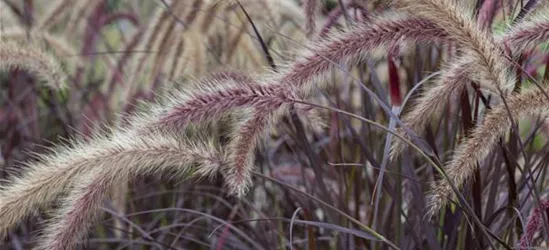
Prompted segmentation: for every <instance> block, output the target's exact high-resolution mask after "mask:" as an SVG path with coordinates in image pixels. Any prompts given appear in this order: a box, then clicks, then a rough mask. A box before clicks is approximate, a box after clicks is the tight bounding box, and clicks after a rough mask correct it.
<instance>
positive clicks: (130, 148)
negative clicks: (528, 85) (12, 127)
mask: <svg viewBox="0 0 549 250" xmlns="http://www.w3.org/2000/svg"><path fill="white" fill-rule="evenodd" d="M162 133H163V134H161V135H160V134H155V133H150V134H149V136H136V135H135V131H132V130H122V129H118V130H111V131H103V132H99V133H98V135H96V136H94V137H93V138H91V139H88V140H86V141H84V140H80V139H73V140H71V142H70V143H67V144H66V145H60V146H58V147H56V148H53V149H51V153H50V154H45V155H40V156H39V160H38V161H37V162H35V163H27V166H26V168H24V169H22V170H21V171H22V174H20V175H19V176H17V177H14V178H12V179H11V180H9V181H8V182H7V183H6V184H5V185H3V186H2V187H1V189H0V221H1V222H2V223H0V236H5V234H6V233H7V231H8V230H9V229H10V228H11V227H13V226H15V224H16V223H18V222H19V221H21V220H23V219H24V218H25V217H27V216H29V215H31V214H33V213H35V212H36V211H38V210H39V209H40V208H48V207H49V206H51V204H52V203H53V202H54V201H55V200H56V199H57V198H58V197H59V196H60V195H61V194H64V193H65V192H66V191H67V190H69V189H70V188H71V187H72V184H73V181H74V180H75V179H76V178H78V177H79V176H81V175H83V174H85V173H86V172H88V171H90V170H92V169H96V168H109V167H110V166H111V165H110V164H111V163H116V164H121V165H125V166H128V167H131V166H134V165H135V166H137V167H142V166H143V165H147V164H151V165H154V166H157V165H160V166H161V167H162V166H163V165H162V164H168V163H169V164H172V163H173V162H172V161H166V159H163V158H162V157H164V156H163V152H164V151H166V152H167V153H169V155H168V156H169V157H172V158H169V159H174V157H175V156H174V155H177V154H180V155H186V154H189V151H188V150H187V149H185V150H184V151H185V152H180V151H178V150H179V148H181V147H182V146H181V145H180V144H177V143H182V141H185V142H186V140H183V138H184V135H183V133H182V131H180V130H178V131H171V132H169V131H163V132H162ZM198 141H200V140H198ZM170 143H171V144H170ZM197 143H198V142H197ZM170 145H172V146H174V147H175V146H178V145H179V146H178V147H179V148H178V147H175V148H171V147H169V146H170ZM184 145H190V144H188V143H187V144H184ZM212 147H213V146H212ZM196 148H197V149H204V148H206V147H205V146H200V147H199V146H197V147H196ZM163 150H164V151H163ZM190 152H193V153H196V154H197V151H196V150H195V149H193V150H192V151H190ZM143 157H145V158H143ZM147 157H148V158H147ZM166 157H167V156H166ZM135 159H138V160H139V161H136V160H135ZM181 159H184V158H181ZM140 161H142V162H140ZM185 164H186V163H185Z"/></svg>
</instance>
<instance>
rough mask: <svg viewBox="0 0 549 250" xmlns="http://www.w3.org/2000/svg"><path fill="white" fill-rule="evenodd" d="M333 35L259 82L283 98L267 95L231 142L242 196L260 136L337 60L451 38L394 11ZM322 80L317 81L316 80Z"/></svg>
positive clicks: (232, 171)
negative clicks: (407, 44)
mask: <svg viewBox="0 0 549 250" xmlns="http://www.w3.org/2000/svg"><path fill="white" fill-rule="evenodd" d="M329 37H330V38H329V39H326V40H322V41H321V42H316V43H315V42H312V43H311V45H310V46H307V47H306V49H304V50H302V51H301V53H298V58H297V59H296V60H295V61H294V62H293V63H291V64H290V65H288V66H286V67H285V68H283V69H282V70H280V71H278V72H273V73H272V74H271V75H270V76H267V77H264V78H263V79H262V80H257V81H258V82H263V83H264V85H265V86H269V88H272V86H277V88H278V89H280V91H279V93H278V95H279V96H280V98H270V99H269V100H265V99H262V100H261V101H258V103H257V104H256V105H253V107H254V108H253V109H252V111H251V114H250V116H249V118H248V119H247V120H246V121H245V122H244V123H243V124H242V125H241V127H240V128H238V130H237V132H236V133H235V135H234V136H233V140H232V141H231V144H230V145H229V150H228V154H229V162H230V164H229V165H230V166H231V167H230V168H228V170H229V171H226V172H225V178H226V181H227V182H228V183H230V185H229V186H230V187H231V191H232V193H234V194H237V195H239V196H242V195H243V194H244V193H245V192H246V190H247V186H248V185H249V183H250V181H249V178H248V176H250V175H251V173H250V171H251V170H252V169H253V154H254V152H255V147H256V145H257V142H258V140H259V139H260V138H261V136H262V135H264V134H265V131H266V130H267V129H268V128H270V127H271V124H272V123H274V122H277V121H280V120H281V119H282V117H283V116H285V115H287V114H288V112H289V108H290V107H291V105H289V104H292V103H294V102H295V100H305V99H307V98H309V97H310V96H311V95H312V94H313V93H315V92H316V88H315V83H317V82H318V83H319V84H318V85H317V87H318V89H326V88H327V87H328V86H327V81H323V80H320V79H322V78H323V77H324V76H325V75H326V74H328V73H330V72H332V70H333V71H336V72H337V71H338V70H336V67H337V66H335V65H334V64H336V65H344V66H347V67H349V66H352V65H356V63H358V62H359V61H361V59H362V58H363V57H364V56H365V55H367V54H368V53H369V52H372V51H373V50H375V49H378V48H381V47H383V46H388V45H394V44H402V43H405V42H425V43H437V42H445V41H447V40H448V39H447V36H446V35H445V33H444V32H443V31H441V29H439V28H438V27H437V26H436V25H434V24H433V23H431V22H429V21H427V20H425V19H423V18H415V17H410V16H408V15H400V14H397V13H388V14H386V15H383V16H381V17H379V18H378V19H376V20H374V21H373V22H372V23H368V24H360V25H358V26H357V27H355V28H353V29H351V30H349V31H346V32H341V33H334V34H333V35H332V36H329ZM317 79H318V80H319V81H316V80H317Z"/></svg>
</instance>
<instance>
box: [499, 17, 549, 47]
mask: <svg viewBox="0 0 549 250" xmlns="http://www.w3.org/2000/svg"><path fill="white" fill-rule="evenodd" d="M548 39H549V8H544V9H543V10H541V11H539V12H538V13H536V14H534V15H531V16H528V17H527V18H525V19H523V20H522V21H521V22H519V23H517V24H516V25H514V26H512V27H511V28H510V29H509V31H508V32H506V33H505V34H504V35H503V37H502V38H501V40H502V42H503V43H504V44H506V45H508V46H509V47H510V48H511V50H512V51H513V52H515V53H520V52H522V51H525V50H526V49H529V48H532V47H535V46H537V45H539V44H541V43H544V42H546V41H547V40H548Z"/></svg>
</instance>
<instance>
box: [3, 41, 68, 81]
mask: <svg viewBox="0 0 549 250" xmlns="http://www.w3.org/2000/svg"><path fill="white" fill-rule="evenodd" d="M0 58H1V60H0V69H3V70H12V69H22V70H25V71H28V72H29V73H31V74H34V75H36V76H37V77H38V80H42V81H44V82H45V83H46V84H47V85H48V86H50V87H52V88H55V89H59V88H63V87H64V85H65V81H66V79H67V75H66V74H65V72H64V71H63V69H62V67H61V65H60V64H59V62H58V61H57V59H56V58H55V57H53V56H52V55H50V54H49V53H47V52H45V51H44V50H43V49H41V48H40V47H39V46H37V45H34V44H31V43H14V42H10V41H0Z"/></svg>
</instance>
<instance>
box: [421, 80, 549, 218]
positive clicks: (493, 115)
mask: <svg viewBox="0 0 549 250" xmlns="http://www.w3.org/2000/svg"><path fill="white" fill-rule="evenodd" d="M547 90H548V89H547V88H545V89H538V88H535V89H527V90H524V91H523V93H520V94H515V95H513V96H510V97H508V98H507V100H506V101H507V107H506V105H499V106H497V107H494V108H493V109H492V110H491V111H490V112H489V113H488V114H487V115H486V117H485V118H484V120H483V122H482V124H481V125H480V126H477V127H476V128H475V129H474V130H473V131H472V132H471V136H470V137H469V138H468V139H467V140H466V141H465V142H463V143H461V144H460V145H459V146H458V148H457V149H456V151H455V153H454V156H453V158H452V160H451V161H450V162H449V163H447V164H446V167H445V168H444V170H445V172H446V175H447V179H446V178H445V179H441V180H439V181H437V182H434V183H432V185H431V194H430V195H429V205H428V209H429V211H428V213H427V214H428V216H433V215H434V214H435V213H436V212H438V211H439V210H440V209H441V208H442V207H444V206H445V205H446V204H447V203H448V198H450V197H453V194H454V193H453V190H452V187H451V185H450V184H449V181H451V182H452V183H454V185H456V186H457V187H461V186H462V185H463V183H464V182H465V181H466V180H467V179H469V178H471V176H472V175H473V173H474V171H475V169H476V167H477V163H478V162H481V161H483V160H484V159H485V158H486V157H487V156H488V155H489V153H490V152H492V150H493V149H494V147H495V146H496V145H497V142H498V139H499V138H501V136H503V135H504V134H505V132H506V131H508V130H509V129H510V128H511V125H512V120H517V119H520V118H523V117H526V116H531V115H533V116H535V115H542V116H547V115H549V109H548V108H547V107H548V105H549V100H548V99H547V97H546V96H545V94H544V92H546V91H547ZM507 108H508V109H509V110H507ZM508 111H509V113H510V117H509V113H508ZM511 119H512V120H511Z"/></svg>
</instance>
